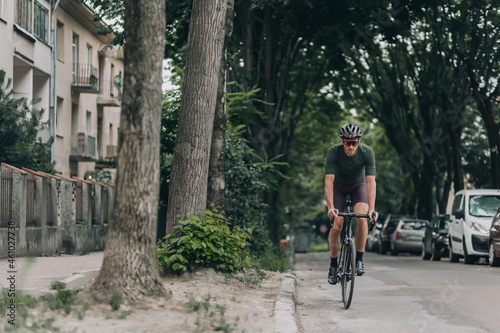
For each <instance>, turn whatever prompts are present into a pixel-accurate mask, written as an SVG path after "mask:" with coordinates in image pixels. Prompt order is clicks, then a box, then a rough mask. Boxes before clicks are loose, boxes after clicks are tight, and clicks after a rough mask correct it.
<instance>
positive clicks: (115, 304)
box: [109, 293, 122, 311]
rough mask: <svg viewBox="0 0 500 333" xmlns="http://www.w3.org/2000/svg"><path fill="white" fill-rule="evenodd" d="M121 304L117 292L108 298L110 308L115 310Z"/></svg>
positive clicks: (120, 298)
mask: <svg viewBox="0 0 500 333" xmlns="http://www.w3.org/2000/svg"><path fill="white" fill-rule="evenodd" d="M121 304H122V296H121V295H120V294H118V293H114V294H113V296H112V297H111V299H110V300H109V305H111V309H112V310H113V311H116V310H118V309H119V308H120V306H121Z"/></svg>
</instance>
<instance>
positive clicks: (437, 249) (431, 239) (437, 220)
mask: <svg viewBox="0 0 500 333" xmlns="http://www.w3.org/2000/svg"><path fill="white" fill-rule="evenodd" d="M449 225H450V215H447V214H443V215H436V216H434V217H433V218H432V219H431V222H430V223H429V224H428V225H427V226H426V229H425V233H424V238H423V240H422V252H423V259H424V260H429V259H431V257H432V260H434V261H439V260H441V258H442V257H448V256H449V255H450V249H449V240H448V239H449V237H450V227H449Z"/></svg>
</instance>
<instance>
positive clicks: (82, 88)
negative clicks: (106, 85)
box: [71, 64, 99, 94]
mask: <svg viewBox="0 0 500 333" xmlns="http://www.w3.org/2000/svg"><path fill="white" fill-rule="evenodd" d="M71 90H72V91H73V92H80V93H85V94H98V93H99V71H98V70H97V68H95V67H94V66H92V65H91V64H73V82H72V83H71Z"/></svg>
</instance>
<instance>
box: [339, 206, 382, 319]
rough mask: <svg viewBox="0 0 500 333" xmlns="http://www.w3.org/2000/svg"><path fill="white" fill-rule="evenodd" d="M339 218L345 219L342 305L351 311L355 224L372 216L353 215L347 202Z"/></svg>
mask: <svg viewBox="0 0 500 333" xmlns="http://www.w3.org/2000/svg"><path fill="white" fill-rule="evenodd" d="M338 216H342V217H344V225H343V226H342V231H341V235H344V240H343V242H342V243H341V244H340V250H339V255H338V258H340V262H339V265H338V268H337V274H338V277H339V280H340V286H341V288H342V303H344V308H346V309H349V306H351V301H352V295H353V293H354V280H355V277H356V258H355V256H356V252H355V251H356V250H355V248H354V239H353V234H354V232H353V223H354V221H355V218H356V217H359V218H367V219H370V216H369V215H368V214H356V213H352V205H351V202H350V201H347V202H346V209H345V212H340V213H339V214H338ZM334 220H335V219H332V220H330V229H331V228H332V226H333V222H334ZM374 226H375V223H371V225H370V226H369V230H370V231H371V230H372V229H373V227H374ZM341 239H342V236H341Z"/></svg>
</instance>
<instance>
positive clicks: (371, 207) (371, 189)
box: [366, 176, 378, 220]
mask: <svg viewBox="0 0 500 333" xmlns="http://www.w3.org/2000/svg"><path fill="white" fill-rule="evenodd" d="M366 187H367V189H368V211H369V212H370V214H371V213H372V212H374V211H375V199H376V196H377V182H376V181H375V176H366ZM377 217H378V216H377ZM375 220H376V219H375Z"/></svg>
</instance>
